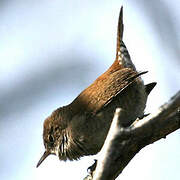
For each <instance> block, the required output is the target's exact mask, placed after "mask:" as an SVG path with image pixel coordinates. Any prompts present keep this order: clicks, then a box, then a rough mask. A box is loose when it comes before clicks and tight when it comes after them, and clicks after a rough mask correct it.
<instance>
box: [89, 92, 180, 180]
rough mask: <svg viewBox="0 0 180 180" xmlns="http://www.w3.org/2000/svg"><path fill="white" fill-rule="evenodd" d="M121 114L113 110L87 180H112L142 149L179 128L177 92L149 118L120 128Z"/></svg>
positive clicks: (179, 104) (179, 98)
mask: <svg viewBox="0 0 180 180" xmlns="http://www.w3.org/2000/svg"><path fill="white" fill-rule="evenodd" d="M123 113H124V111H123V110H122V109H119V108H118V109H117V110H116V113H115V115H114V118H113V121H112V124H111V127H110V130H109V132H108V135H107V138H106V140H105V143H104V145H103V147H102V149H101V151H100V158H99V159H98V162H97V167H96V169H95V171H94V172H93V173H92V174H91V175H89V176H87V177H86V178H88V179H89V180H114V179H115V178H116V177H117V176H118V175H119V174H120V173H121V172H122V171H123V169H124V168H125V167H126V166H127V164H128V163H129V162H130V160H131V159H132V158H133V157H134V156H135V155H136V154H137V153H138V152H139V151H140V150H141V149H142V148H144V147H145V146H147V145H149V144H151V143H153V142H155V141H158V140H159V139H161V138H165V137H166V136H167V135H168V134H170V133H172V132H174V131H175V130H177V129H179V128H180V91H179V92H178V93H177V94H176V95H175V96H173V97H172V98H171V99H170V100H169V101H168V102H167V103H165V104H164V105H162V106H161V107H160V108H159V109H158V110H156V111H155V112H154V113H152V114H151V115H149V116H147V117H144V118H143V119H140V120H139V119H138V120H136V121H135V122H134V123H133V124H132V125H131V126H130V127H127V128H124V127H122V126H121V122H120V119H121V116H123Z"/></svg>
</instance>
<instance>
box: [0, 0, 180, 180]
mask: <svg viewBox="0 0 180 180" xmlns="http://www.w3.org/2000/svg"><path fill="white" fill-rule="evenodd" d="M121 5H123V6H124V24H125V32H124V41H125V44H126V46H127V47H128V50H129V53H130V55H131V57H132V60H133V62H134V63H135V65H136V67H137V69H138V70H140V71H146V70H148V71H149V73H148V74H146V75H144V76H143V78H144V81H145V83H149V82H152V81H156V82H157V83H158V84H157V86H156V87H155V89H154V90H153V91H152V93H151V95H150V97H149V99H148V103H147V109H146V112H147V113H148V112H153V111H154V110H156V109H157V108H158V107H159V106H160V105H162V104H163V103H165V102H166V101H168V99H169V98H170V97H171V96H173V95H174V94H175V93H176V92H177V91H178V90H179V89H180V34H179V29H180V11H179V9H180V3H179V1H178V0H174V1H168V0H160V1H156V0H151V1H145V0H129V1H120V0H113V1H107V0H99V1H96V0H91V1H88V0H84V1H82V0H76V1H73V0H70V1H65V0H53V1H50V0H39V1H36V0H26V1H23V0H1V1H0V17H1V18H0V19H1V20H0V62H1V65H0V139H1V146H0V162H1V163H0V179H2V180H24V179H25V180H32V179H35V180H39V179H43V180H49V179H72V178H73V179H83V177H85V176H86V174H87V173H86V169H87V167H89V166H90V165H91V164H92V163H93V162H94V161H93V159H94V158H96V156H90V157H85V158H82V159H81V160H79V161H75V162H60V161H59V160H58V158H57V157H56V156H49V157H48V158H47V159H46V160H45V161H44V162H43V163H42V164H41V166H40V167H39V168H38V169H37V168H36V164H37V162H38V160H39V158H40V157H41V155H42V153H43V152H44V146H43V140H42V130H43V127H42V125H43V121H44V119H45V118H46V117H47V116H48V115H50V113H51V112H52V111H53V110H54V109H56V108H57V107H59V106H63V105H67V104H68V103H70V102H71V101H72V100H73V99H74V98H75V97H76V96H77V95H78V94H79V93H80V92H81V91H82V90H83V89H84V88H85V87H87V86H88V85H89V84H90V83H92V82H93V81H94V80H95V79H96V78H97V76H99V75H100V74H101V73H103V72H104V71H105V70H106V69H107V68H108V67H109V66H110V65H111V64H112V62H113V61H114V58H115V50H116V29H117V21H118V16H119V10H120V7H121ZM179 132H180V131H179V130H178V131H176V132H174V133H172V134H171V135H169V136H168V137H167V138H166V139H162V140H160V141H158V142H156V143H154V144H153V145H149V146H147V147H146V148H144V149H143V150H141V151H140V153H138V154H137V155H136V156H135V158H134V159H133V160H132V161H131V162H130V163H129V165H128V166H127V167H126V168H125V170H124V171H123V173H122V174H121V176H120V177H121V180H129V179H134V178H138V179H139V180H144V179H146V180H152V179H154V180H156V179H163V180H169V179H173V180H179V179H180V173H179V168H180V154H179V152H180V151H179V149H180V133H179ZM119 179H120V178H119Z"/></svg>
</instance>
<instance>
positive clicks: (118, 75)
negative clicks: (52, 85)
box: [37, 7, 156, 167]
mask: <svg viewBox="0 0 180 180" xmlns="http://www.w3.org/2000/svg"><path fill="white" fill-rule="evenodd" d="M123 28H124V27H123V8H122V7H121V11H120V15H119V21H118V32H117V49H116V59H115V61H114V63H113V64H112V65H111V67H110V68H109V69H108V70H107V71H106V72H104V73H103V74H102V75H101V76H100V77H98V78H97V79H96V80H95V81H94V82H93V83H92V84H91V85H90V86H89V87H88V88H86V89H85V90H84V91H82V92H81V93H80V94H79V96H78V97H77V98H75V99H74V101H73V102H72V103H70V104H69V105H67V106H64V107H60V108H58V109H56V110H55V111H54V112H53V113H52V114H51V115H50V116H49V117H48V118H47V119H46V120H45V121H44V130H43V140H44V146H45V152H44V154H43V156H42V157H41V159H40V160H39V162H38V164H37V167H38V166H39V165H40V164H41V163H42V161H43V160H44V159H45V158H46V157H47V156H48V155H50V154H54V155H57V156H58V157H59V159H60V160H67V159H69V160H77V159H79V158H80V157H82V156H86V155H93V154H96V153H98V151H100V149H101V147H102V145H103V143H104V141H105V138H106V135H107V133H108V130H109V128H110V124H111V121H112V119H113V115H114V112H115V109H116V108H117V107H120V108H122V109H124V110H125V112H126V116H125V117H124V118H122V119H121V123H122V125H123V126H124V127H126V126H129V125H130V124H131V123H132V122H133V121H134V120H136V119H137V118H138V117H142V116H143V114H144V109H145V106H146V101H147V96H148V94H149V93H150V92H151V90H152V89H153V88H154V86H155V85H156V83H150V84H148V85H144V83H143V81H142V79H141V78H140V76H141V75H142V74H144V73H146V72H141V73H139V72H137V71H136V68H135V66H134V64H133V63H132V61H131V58H130V56H129V53H128V51H127V49H126V46H125V45H124V42H123V41H122V37H123Z"/></svg>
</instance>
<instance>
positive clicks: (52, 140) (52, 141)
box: [48, 135, 54, 144]
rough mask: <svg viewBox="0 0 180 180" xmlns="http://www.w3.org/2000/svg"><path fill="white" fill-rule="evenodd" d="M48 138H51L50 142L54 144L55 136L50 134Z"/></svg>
mask: <svg viewBox="0 0 180 180" xmlns="http://www.w3.org/2000/svg"><path fill="white" fill-rule="evenodd" d="M48 139H49V142H50V143H52V144H53V143H54V138H53V136H52V135H49V137H48Z"/></svg>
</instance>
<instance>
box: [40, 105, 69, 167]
mask: <svg viewBox="0 0 180 180" xmlns="http://www.w3.org/2000/svg"><path fill="white" fill-rule="evenodd" d="M63 118H66V119H67V117H65V116H64V108H58V109H57V110H55V111H54V112H53V113H52V114H51V115H50V116H49V117H48V118H47V119H46V120H45V121H44V127H43V140H44V146H45V152H44V154H43V155H42V157H41V159H40V160H39V162H38V164H37V167H38V166H39V165H40V164H41V163H42V162H43V161H44V159H45V158H46V157H47V156H49V155H50V154H53V155H57V156H58V157H59V159H60V160H67V158H69V159H71V156H70V153H69V152H68V147H69V145H70V144H69V140H70V137H69V136H68V132H67V128H66V127H67V122H68V120H65V119H63Z"/></svg>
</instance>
